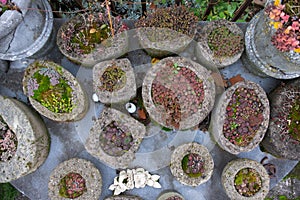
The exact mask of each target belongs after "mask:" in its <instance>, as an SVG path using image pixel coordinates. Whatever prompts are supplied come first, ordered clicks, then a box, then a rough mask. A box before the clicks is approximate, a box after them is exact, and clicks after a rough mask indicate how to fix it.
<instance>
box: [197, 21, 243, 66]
mask: <svg viewBox="0 0 300 200" xmlns="http://www.w3.org/2000/svg"><path fill="white" fill-rule="evenodd" d="M220 27H226V28H227V29H228V30H229V31H230V32H231V33H232V34H234V35H238V36H240V37H241V38H242V44H241V46H240V49H239V50H238V51H237V52H235V53H234V54H233V55H231V56H217V55H215V53H214V51H213V50H212V49H211V48H210V47H209V42H208V38H209V35H210V34H211V33H212V31H214V30H215V29H217V28H220ZM238 42H239V41H235V43H238ZM220 45H224V44H220ZM228 49H229V47H228V48H227V51H228ZM243 51H244V33H243V31H242V30H241V29H240V28H239V27H238V26H237V25H236V24H235V23H232V22H229V21H226V20H217V21H213V22H209V23H207V25H205V26H204V27H203V28H202V29H201V31H200V34H199V38H198V43H197V46H196V56H197V58H198V60H199V62H200V63H201V64H202V65H203V66H209V67H217V68H223V67H226V66H228V65H231V64H233V63H235V62H236V61H237V60H238V59H239V58H240V57H241V55H242V53H243Z"/></svg>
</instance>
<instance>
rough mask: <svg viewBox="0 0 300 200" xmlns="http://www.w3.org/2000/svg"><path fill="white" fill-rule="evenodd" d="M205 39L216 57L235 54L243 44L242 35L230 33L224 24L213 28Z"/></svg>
mask: <svg viewBox="0 0 300 200" xmlns="http://www.w3.org/2000/svg"><path fill="white" fill-rule="evenodd" d="M207 39H208V41H207V43H208V46H209V48H210V49H211V50H212V51H213V53H214V55H215V56H216V57H223V56H233V55H236V54H237V53H239V52H240V50H241V49H242V48H243V45H244V43H243V37H242V36H240V35H238V34H234V33H232V32H231V31H230V30H229V29H228V28H227V27H226V26H221V27H218V28H215V29H213V30H212V31H211V33H210V34H209V35H208V38H207Z"/></svg>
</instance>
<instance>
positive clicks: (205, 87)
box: [142, 57, 215, 130]
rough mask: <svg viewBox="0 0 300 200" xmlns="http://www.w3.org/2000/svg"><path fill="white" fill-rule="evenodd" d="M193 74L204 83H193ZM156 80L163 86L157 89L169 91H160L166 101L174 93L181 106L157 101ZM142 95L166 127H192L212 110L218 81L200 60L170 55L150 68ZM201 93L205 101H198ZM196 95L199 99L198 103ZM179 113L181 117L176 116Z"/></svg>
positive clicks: (151, 111) (151, 110) (150, 112)
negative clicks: (173, 107) (173, 106)
mask: <svg viewBox="0 0 300 200" xmlns="http://www.w3.org/2000/svg"><path fill="white" fill-rule="evenodd" d="M171 65H172V66H174V69H173V68H172V66H171ZM172 70H173V71H172ZM183 71H186V72H183ZM184 73H188V75H184ZM158 74H160V75H159V78H157V75H158ZM161 74H163V75H161ZM161 76H166V77H161ZM185 76H188V77H185ZM190 76H193V77H194V79H195V82H197V83H201V84H202V85H197V86H195V87H194V85H193V84H194V83H195V82H194V83H193V84H192V83H190V82H189V79H190V78H191V77H190ZM171 79H172V80H171ZM154 84H156V85H158V86H159V87H160V88H161V89H158V91H157V92H159V91H164V90H165V91H166V92H163V93H162V94H160V95H161V96H162V97H161V99H162V100H164V101H165V100H166V98H167V96H168V95H173V96H172V98H173V100H172V101H173V104H174V105H176V106H177V107H178V108H179V110H175V109H173V110H172V109H169V108H168V107H167V106H165V105H162V104H157V105H156V104H155V103H154V99H153V91H152V89H153V90H154ZM198 86H199V87H198ZM200 86H201V87H200ZM183 87H187V88H183ZM162 89H164V90H162ZM198 91H199V93H198ZM163 95H165V96H164V97H163ZM142 97H143V101H144V105H145V108H146V110H147V112H148V113H149V115H150V117H151V118H152V119H153V120H155V121H156V122H158V123H159V124H161V125H162V126H164V127H168V128H172V129H179V130H183V129H189V128H192V127H194V126H196V125H198V124H199V123H200V122H201V121H202V120H203V119H205V117H206V116H207V115H208V114H209V112H210V111H211V109H212V107H213V105H214V99H215V84H214V80H213V78H212V76H211V72H210V71H208V70H207V69H206V68H204V67H202V66H201V65H200V64H198V63H195V62H193V61H191V60H188V59H185V58H181V57H168V58H165V59H162V60H161V61H160V62H158V63H157V64H155V65H154V66H153V67H152V68H151V69H150V70H149V71H148V72H147V74H146V77H145V79H144V82H143V86H142ZM198 97H201V98H202V99H201V102H200V100H199V101H198ZM186 98H188V99H186ZM195 99H196V100H197V102H198V103H195V102H196V100H195ZM191 108H193V109H192V110H191ZM172 112H173V113H172ZM176 115H179V117H176V119H175V116H176Z"/></svg>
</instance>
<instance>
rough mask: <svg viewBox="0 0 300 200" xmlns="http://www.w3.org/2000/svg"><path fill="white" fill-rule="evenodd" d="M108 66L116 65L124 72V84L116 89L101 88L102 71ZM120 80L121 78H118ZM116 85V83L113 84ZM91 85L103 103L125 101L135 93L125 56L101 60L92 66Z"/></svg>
mask: <svg viewBox="0 0 300 200" xmlns="http://www.w3.org/2000/svg"><path fill="white" fill-rule="evenodd" d="M109 67H117V69H119V70H120V71H122V72H123V73H125V74H124V75H123V76H124V77H122V79H125V80H123V81H125V83H124V85H123V86H122V87H121V88H118V89H116V90H113V89H112V91H109V90H108V89H107V88H103V87H104V85H103V82H102V81H101V79H102V78H103V73H105V72H106V70H107V69H108V68H109ZM103 79H104V78H103ZM118 81H121V80H118ZM114 86H116V85H114ZM93 87H94V91H95V93H96V95H97V96H98V98H99V100H100V101H101V102H102V103H104V104H111V103H119V102H126V101H129V100H130V99H132V98H133V97H135V95H136V83H135V77H134V73H133V68H132V67H131V63H130V61H129V60H128V59H127V58H124V59H118V60H111V61H103V62H101V63H98V64H96V65H95V66H94V67H93Z"/></svg>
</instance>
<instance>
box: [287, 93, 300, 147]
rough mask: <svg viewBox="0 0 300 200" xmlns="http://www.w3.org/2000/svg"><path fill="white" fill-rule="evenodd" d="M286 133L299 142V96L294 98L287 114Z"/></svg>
mask: <svg viewBox="0 0 300 200" xmlns="http://www.w3.org/2000/svg"><path fill="white" fill-rule="evenodd" d="M287 121H288V133H289V134H290V136H291V137H292V138H293V139H294V140H296V141H298V142H300V96H299V95H298V96H297V98H296V99H295V100H294V104H293V105H292V107H291V111H290V113H289V115H288V120H287Z"/></svg>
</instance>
